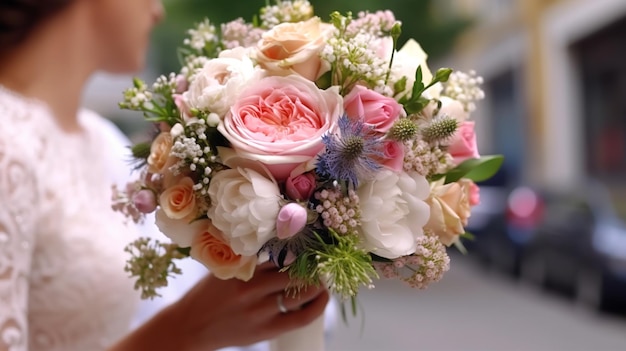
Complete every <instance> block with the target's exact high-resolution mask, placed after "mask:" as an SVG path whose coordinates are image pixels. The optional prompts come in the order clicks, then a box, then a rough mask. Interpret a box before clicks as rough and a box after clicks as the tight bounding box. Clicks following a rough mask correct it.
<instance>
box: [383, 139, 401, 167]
mask: <svg viewBox="0 0 626 351" xmlns="http://www.w3.org/2000/svg"><path fill="white" fill-rule="evenodd" d="M383 156H384V157H385V158H384V159H383V160H382V162H381V164H382V165H383V166H385V167H387V168H389V169H391V170H392V171H396V172H400V171H402V169H403V168H404V145H403V144H402V142H399V141H395V140H385V141H384V142H383Z"/></svg>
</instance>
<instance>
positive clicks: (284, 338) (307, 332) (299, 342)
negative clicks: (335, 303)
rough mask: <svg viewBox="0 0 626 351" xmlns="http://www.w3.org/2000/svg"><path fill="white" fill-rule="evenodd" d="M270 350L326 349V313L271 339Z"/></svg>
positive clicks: (312, 350) (309, 350)
mask: <svg viewBox="0 0 626 351" xmlns="http://www.w3.org/2000/svg"><path fill="white" fill-rule="evenodd" d="M269 343H270V351H324V313H322V314H321V315H320V316H319V317H317V319H315V320H314V321H313V322H311V323H309V324H308V325H306V326H304V327H302V328H299V329H295V330H292V331H290V332H287V333H285V334H282V335H280V336H278V337H276V338H275V339H272V340H270V342H269Z"/></svg>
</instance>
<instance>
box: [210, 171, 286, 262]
mask: <svg viewBox="0 0 626 351" xmlns="http://www.w3.org/2000/svg"><path fill="white" fill-rule="evenodd" d="M209 196H210V198H211V207H210V208H209V211H208V216H209V218H210V219H211V221H212V222H213V225H214V226H215V227H216V228H217V229H219V230H220V231H222V232H223V233H224V236H225V239H226V240H228V243H229V244H230V246H231V247H232V249H233V251H234V252H235V253H236V254H238V255H243V256H252V255H256V254H257V252H258V251H259V249H261V246H263V244H265V243H266V242H267V241H268V240H269V239H271V238H272V237H274V236H276V217H277V216H278V212H279V211H280V204H279V201H280V199H281V195H280V190H279V188H278V185H277V184H276V182H275V181H274V180H272V179H270V178H267V177H265V176H263V175H261V174H260V173H258V172H256V171H254V170H252V169H248V168H241V167H238V168H235V169H228V170H224V171H221V172H219V173H217V174H216V175H215V176H214V177H213V179H211V183H210V185H209Z"/></svg>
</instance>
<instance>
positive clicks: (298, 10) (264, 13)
mask: <svg viewBox="0 0 626 351" xmlns="http://www.w3.org/2000/svg"><path fill="white" fill-rule="evenodd" d="M260 17H261V26H262V27H263V28H272V27H274V26H276V25H278V24H281V23H285V22H300V21H306V20H307V19H309V18H311V17H313V6H311V3H309V2H308V1H307V0H293V1H291V0H276V5H268V6H265V7H263V8H262V9H261V16H260Z"/></svg>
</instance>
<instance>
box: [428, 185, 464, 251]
mask: <svg viewBox="0 0 626 351" xmlns="http://www.w3.org/2000/svg"><path fill="white" fill-rule="evenodd" d="M470 183H471V181H469V180H467V179H461V180H460V181H458V182H456V183H448V184H443V181H438V182H434V183H432V184H431V194H430V196H429V197H428V199H427V200H426V202H427V203H428V204H429V205H430V218H429V219H428V223H426V226H425V227H424V229H428V230H432V231H433V232H434V233H435V234H436V235H438V236H439V240H440V241H441V242H442V243H443V244H445V245H448V246H450V245H452V244H453V243H454V242H455V241H456V240H458V237H459V235H461V234H463V233H465V228H464V227H465V225H467V220H468V218H469V216H470V186H471V184H470Z"/></svg>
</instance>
